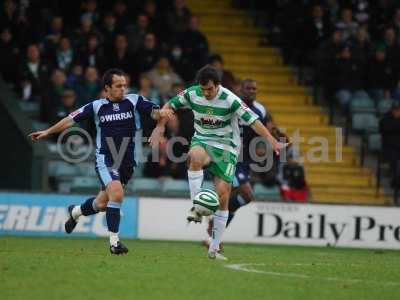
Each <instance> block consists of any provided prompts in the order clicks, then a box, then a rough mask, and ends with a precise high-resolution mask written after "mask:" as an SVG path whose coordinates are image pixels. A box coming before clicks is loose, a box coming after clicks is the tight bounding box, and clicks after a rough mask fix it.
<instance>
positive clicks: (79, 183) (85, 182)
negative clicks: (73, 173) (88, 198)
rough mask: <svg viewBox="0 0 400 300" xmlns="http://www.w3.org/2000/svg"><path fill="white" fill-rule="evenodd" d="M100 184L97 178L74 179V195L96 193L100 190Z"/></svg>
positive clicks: (83, 177)
mask: <svg viewBox="0 0 400 300" xmlns="http://www.w3.org/2000/svg"><path fill="white" fill-rule="evenodd" d="M99 186H100V183H99V181H98V179H97V178H96V177H89V176H78V177H74V178H73V179H72V184H71V192H72V193H94V192H96V191H97V190H98V189H99Z"/></svg>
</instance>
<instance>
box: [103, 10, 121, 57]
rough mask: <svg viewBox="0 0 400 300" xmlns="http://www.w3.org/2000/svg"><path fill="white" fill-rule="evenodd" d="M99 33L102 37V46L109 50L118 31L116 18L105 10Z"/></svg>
mask: <svg viewBox="0 0 400 300" xmlns="http://www.w3.org/2000/svg"><path fill="white" fill-rule="evenodd" d="M100 33H101V35H102V38H103V46H104V50H105V51H111V49H112V47H113V43H114V40H115V36H116V35H117V33H118V30H117V19H116V17H115V15H114V14H113V13H112V12H107V13H106V14H105V15H104V17H103V22H102V24H101V27H100Z"/></svg>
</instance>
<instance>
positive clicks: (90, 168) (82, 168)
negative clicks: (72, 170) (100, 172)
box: [78, 162, 97, 177]
mask: <svg viewBox="0 0 400 300" xmlns="http://www.w3.org/2000/svg"><path fill="white" fill-rule="evenodd" d="M78 169H79V173H80V175H81V176H92V177H96V176H97V173H96V170H95V167H94V163H93V162H87V163H80V164H78Z"/></svg>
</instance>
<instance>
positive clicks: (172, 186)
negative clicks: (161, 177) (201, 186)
mask: <svg viewBox="0 0 400 300" xmlns="http://www.w3.org/2000/svg"><path fill="white" fill-rule="evenodd" d="M163 194H165V195H167V196H181V197H185V196H189V184H188V182H187V180H177V179H165V181H164V182H163Z"/></svg>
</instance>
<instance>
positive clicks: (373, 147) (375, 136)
mask: <svg viewBox="0 0 400 300" xmlns="http://www.w3.org/2000/svg"><path fill="white" fill-rule="evenodd" d="M381 149H382V136H381V134H380V133H371V134H370V135H368V150H369V151H371V152H374V153H378V152H380V151H381Z"/></svg>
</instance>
